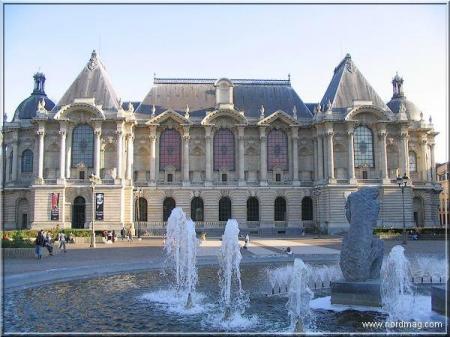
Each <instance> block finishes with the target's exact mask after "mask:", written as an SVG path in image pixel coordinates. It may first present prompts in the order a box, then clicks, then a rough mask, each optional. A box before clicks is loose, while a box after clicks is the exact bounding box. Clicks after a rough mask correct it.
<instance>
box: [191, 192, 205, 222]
mask: <svg viewBox="0 0 450 337" xmlns="http://www.w3.org/2000/svg"><path fill="white" fill-rule="evenodd" d="M191 218H192V220H193V221H203V199H202V198H200V197H195V198H194V199H192V201H191Z"/></svg>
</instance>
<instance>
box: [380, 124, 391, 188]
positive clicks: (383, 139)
mask: <svg viewBox="0 0 450 337" xmlns="http://www.w3.org/2000/svg"><path fill="white" fill-rule="evenodd" d="M378 136H379V138H380V148H381V151H380V156H381V158H380V159H381V160H380V166H381V180H382V182H383V183H384V184H385V183H389V177H388V171H387V154H386V136H387V134H386V129H385V128H384V127H382V128H380V130H379V132H378Z"/></svg>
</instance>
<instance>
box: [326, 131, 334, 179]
mask: <svg viewBox="0 0 450 337" xmlns="http://www.w3.org/2000/svg"><path fill="white" fill-rule="evenodd" d="M333 136H334V132H333V129H328V130H327V134H326V137H327V158H328V160H327V161H328V182H329V183H334V182H336V180H335V179H334V153H333V152H334V151H333Z"/></svg>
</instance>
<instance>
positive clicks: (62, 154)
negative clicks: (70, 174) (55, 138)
mask: <svg viewBox="0 0 450 337" xmlns="http://www.w3.org/2000/svg"><path fill="white" fill-rule="evenodd" d="M59 135H60V136H61V139H60V149H59V179H61V180H64V179H65V178H66V175H65V172H66V136H67V128H66V126H65V125H64V124H61V125H60V128H59Z"/></svg>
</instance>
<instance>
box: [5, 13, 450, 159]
mask: <svg viewBox="0 0 450 337" xmlns="http://www.w3.org/2000/svg"><path fill="white" fill-rule="evenodd" d="M447 20H448V18H447V7H446V6H442V5H441V6H432V5H363V6H361V5H359V6H358V5H284V6H283V5H264V6H262V5H250V6H248V5H228V6H227V5H6V6H5V97H4V100H5V109H6V112H7V114H8V116H9V118H11V117H12V115H13V113H14V110H15V109H16V107H17V105H18V104H19V103H20V102H21V101H22V100H23V99H24V98H26V97H27V96H28V95H29V94H30V93H31V91H32V85H33V83H32V75H33V73H34V72H36V71H37V70H39V69H40V70H41V71H43V72H44V73H45V74H46V77H47V82H46V92H47V94H48V96H49V97H50V98H51V99H53V100H54V101H55V102H57V101H58V100H59V99H60V98H61V96H62V95H63V94H64V92H65V90H67V88H68V87H69V85H70V84H71V83H72V81H73V80H74V79H75V77H76V76H77V75H78V73H79V72H80V71H81V69H82V68H83V66H84V65H85V64H86V62H87V61H88V59H89V56H90V53H91V51H92V49H97V50H98V51H99V54H100V57H101V58H102V61H103V63H104V64H105V65H106V68H107V70H108V72H109V74H110V77H111V79H112V82H113V85H114V87H115V89H116V91H117V93H118V95H119V96H120V97H122V99H123V100H124V101H125V100H137V101H140V100H142V99H143V98H144V96H145V94H146V93H147V92H148V91H149V89H150V87H151V85H152V80H153V74H154V73H156V75H157V76H158V77H212V78H216V77H223V76H224V77H230V78H287V75H288V73H290V74H291V80H292V83H293V86H294V88H295V89H296V91H297V93H298V94H299V95H300V97H301V98H302V99H303V101H305V102H318V101H319V100H320V99H321V97H322V96H323V94H324V92H325V90H326V88H327V85H328V83H329V81H330V80H331V76H332V73H333V69H334V67H335V66H336V65H337V64H338V63H339V62H340V60H341V59H342V58H343V57H344V56H345V54H346V53H347V52H348V53H350V54H351V55H352V58H353V60H354V62H355V63H356V65H357V66H358V68H359V69H360V70H361V71H362V73H363V74H364V75H365V77H366V78H367V79H368V81H369V83H370V84H372V86H373V87H374V88H375V90H376V91H377V92H378V94H379V95H380V96H381V97H382V98H383V99H384V100H385V101H388V100H389V99H390V97H391V96H392V88H391V83H390V82H391V79H392V77H393V76H394V75H395V72H396V71H398V72H399V74H400V75H401V76H403V77H404V79H405V84H404V88H405V93H406V95H407V97H408V99H410V100H412V101H413V102H414V103H416V104H417V105H418V106H419V108H420V109H422V110H423V111H424V115H425V117H426V118H428V116H429V115H432V117H433V121H434V123H435V125H436V128H437V131H439V132H440V133H441V134H440V135H439V136H438V138H437V140H438V144H437V148H436V150H437V153H436V160H437V161H438V162H439V161H444V160H446V159H447V157H446V153H447V150H446V143H447V140H448V136H447V130H446V126H447V124H448V122H447V118H448V117H447V109H446V106H447V105H446V104H447V102H446V99H447V78H446V74H447V72H448V69H447V66H446V64H447V63H446V62H447V42H446V41H447V35H446V29H447V25H448V22H447Z"/></svg>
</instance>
